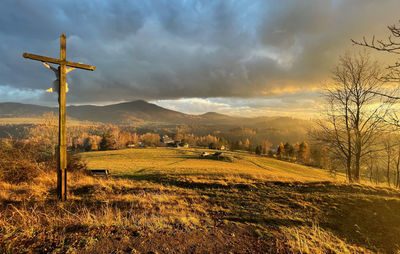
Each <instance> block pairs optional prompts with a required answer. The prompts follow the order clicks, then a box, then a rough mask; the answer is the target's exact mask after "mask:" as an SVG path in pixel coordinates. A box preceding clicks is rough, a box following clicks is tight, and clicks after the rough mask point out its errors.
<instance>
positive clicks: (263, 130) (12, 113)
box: [0, 100, 313, 144]
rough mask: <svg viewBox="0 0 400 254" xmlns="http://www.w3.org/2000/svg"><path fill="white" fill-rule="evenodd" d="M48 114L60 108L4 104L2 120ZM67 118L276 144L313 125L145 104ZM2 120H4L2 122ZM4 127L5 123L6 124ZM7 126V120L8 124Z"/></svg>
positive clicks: (301, 135) (83, 110) (75, 112)
mask: <svg viewBox="0 0 400 254" xmlns="http://www.w3.org/2000/svg"><path fill="white" fill-rule="evenodd" d="M46 112H55V113H57V112H58V108H54V107H45V106H38V105H31V104H22V103H13V102H7V103H0V118H10V117H11V118H27V117H40V116H42V115H43V113H46ZM67 115H68V116H69V117H71V118H73V119H76V120H80V121H91V122H100V123H111V124H134V125H139V126H141V127H143V128H145V129H149V130H156V129H158V130H160V131H163V130H165V128H171V127H172V128H173V129H174V128H175V126H178V125H186V126H187V127H188V128H189V131H190V132H192V133H195V134H196V135H207V134H209V133H220V135H222V136H224V135H227V136H226V138H232V137H233V138H235V139H243V138H245V137H249V136H251V137H253V138H254V139H255V140H258V141H261V140H265V139H268V140H269V141H270V142H272V143H274V144H277V143H278V144H279V142H280V141H289V142H295V141H301V140H304V139H305V138H306V136H307V132H308V129H309V128H310V126H312V125H313V123H312V122H311V121H307V120H301V119H296V118H291V117H253V118H250V117H238V116H229V115H224V114H220V113H216V112H208V113H205V114H202V115H190V114H184V113H181V112H177V111H174V110H169V109H166V108H163V107H160V106H157V105H155V104H152V103H148V102H146V101H143V100H137V101H132V102H124V103H118V104H112V105H106V106H94V105H81V106H68V107H67ZM0 120H1V119H0ZM3 123H4V121H3ZM6 123H7V120H6Z"/></svg>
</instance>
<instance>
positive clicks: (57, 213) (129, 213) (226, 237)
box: [0, 149, 400, 253]
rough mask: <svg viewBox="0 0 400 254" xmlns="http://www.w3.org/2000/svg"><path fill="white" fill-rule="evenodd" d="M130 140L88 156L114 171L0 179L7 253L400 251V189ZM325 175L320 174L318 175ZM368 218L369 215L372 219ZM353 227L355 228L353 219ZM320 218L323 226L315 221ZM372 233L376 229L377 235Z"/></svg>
mask: <svg viewBox="0 0 400 254" xmlns="http://www.w3.org/2000/svg"><path fill="white" fill-rule="evenodd" d="M198 152H201V151H199V150H179V149H127V150H119V151H105V152H90V153H84V154H82V156H83V157H84V158H85V160H86V161H87V162H88V167H89V168H92V169H98V168H107V169H110V170H111V172H112V174H113V176H112V177H110V178H108V179H106V178H94V177H91V176H88V175H84V174H81V173H79V172H75V173H71V174H69V182H68V184H69V186H68V187H69V200H68V201H67V202H65V203H58V202H56V200H55V190H54V188H55V186H56V182H55V179H56V176H55V174H54V173H43V174H42V175H41V176H40V177H38V178H36V179H35V180H34V181H33V182H31V183H29V184H28V183H23V184H20V185H15V184H9V183H4V182H0V200H1V210H0V249H1V250H4V251H3V252H9V253H16V252H24V251H33V252H54V253H64V252H71V253H73V252H76V251H79V252H88V253H110V252H111V251H115V252H116V253H118V252H135V251H136V252H139V253H142V252H144V253H146V252H149V251H153V252H161V253H180V252H188V253H204V252H208V253H209V252H213V253H215V252H217V253H229V252H234V253H246V252H247V253H249V252H250V253H257V252H267V253H288V252H289V253H291V252H293V253H346V252H347V253H368V252H369V251H381V252H388V253H390V252H395V251H397V250H398V249H399V246H398V245H397V243H398V242H399V241H400V216H399V215H397V214H398V213H396V212H395V211H398V210H399V209H400V193H399V192H398V191H396V190H393V189H388V188H381V187H372V186H365V185H347V184H343V183H342V179H341V177H340V176H339V177H338V178H337V179H336V180H334V179H332V178H331V177H330V176H329V174H328V173H327V172H324V171H321V170H317V169H312V168H309V167H304V166H300V165H296V164H290V163H286V162H280V161H275V160H272V159H268V158H262V157H256V156H253V155H248V154H234V157H235V160H234V162H233V163H232V162H222V161H215V160H207V159H200V158H199V153H198ZM317 180H318V181H317ZM366 219H367V221H366ZM355 224H356V225H357V226H355ZM316 225H319V226H316ZM376 232H379V233H378V234H377V233H376Z"/></svg>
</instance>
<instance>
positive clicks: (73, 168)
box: [67, 154, 88, 174]
mask: <svg viewBox="0 0 400 254" xmlns="http://www.w3.org/2000/svg"><path fill="white" fill-rule="evenodd" d="M67 170H68V172H81V173H85V174H86V173H87V172H88V171H87V164H86V162H85V161H83V160H82V159H81V157H80V156H79V155H77V154H70V155H68V156H67Z"/></svg>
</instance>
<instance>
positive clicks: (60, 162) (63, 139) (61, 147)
mask: <svg viewBox="0 0 400 254" xmlns="http://www.w3.org/2000/svg"><path fill="white" fill-rule="evenodd" d="M66 55H67V52H66V37H65V35H64V34H61V38H60V59H56V58H51V57H46V56H40V55H34V54H28V53H23V54H22V56H23V57H25V58H29V59H32V60H36V61H41V62H43V64H44V65H45V66H46V67H47V68H49V69H51V70H53V71H54V73H55V75H56V80H55V81H54V82H53V87H51V88H50V89H51V92H57V93H58V104H59V113H58V120H59V122H58V149H57V155H58V156H57V196H58V199H59V200H61V201H64V200H66V199H67V135H66V109H65V102H66V96H65V93H66V92H67V91H68V87H67V82H66V75H67V73H68V72H70V71H72V70H73V69H75V68H79V69H84V70H90V71H94V70H95V67H94V66H90V65H86V64H82V63H74V62H69V61H67V60H66ZM48 63H53V64H58V65H59V67H58V68H57V69H56V68H54V67H52V66H50V64H48ZM67 66H69V67H72V68H69V69H67ZM50 89H47V90H46V91H48V92H50Z"/></svg>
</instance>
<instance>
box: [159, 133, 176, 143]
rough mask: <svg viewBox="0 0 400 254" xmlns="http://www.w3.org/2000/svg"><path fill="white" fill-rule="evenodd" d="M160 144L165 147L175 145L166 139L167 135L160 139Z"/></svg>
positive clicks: (169, 139) (170, 139)
mask: <svg viewBox="0 0 400 254" xmlns="http://www.w3.org/2000/svg"><path fill="white" fill-rule="evenodd" d="M160 142H161V143H163V144H165V145H166V146H171V145H173V144H175V141H174V140H173V139H172V138H170V137H168V135H164V136H162V138H161V139H160Z"/></svg>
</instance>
